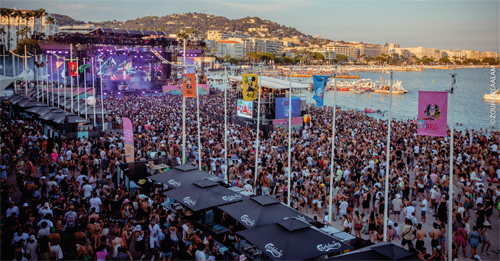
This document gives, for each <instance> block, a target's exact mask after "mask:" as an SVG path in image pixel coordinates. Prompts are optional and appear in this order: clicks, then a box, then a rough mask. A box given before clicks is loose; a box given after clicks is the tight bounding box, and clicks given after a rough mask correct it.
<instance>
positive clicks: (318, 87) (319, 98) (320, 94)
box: [313, 75, 330, 107]
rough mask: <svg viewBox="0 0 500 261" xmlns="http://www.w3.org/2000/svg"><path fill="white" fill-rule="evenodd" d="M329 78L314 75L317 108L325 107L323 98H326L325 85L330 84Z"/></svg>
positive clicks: (314, 97)
mask: <svg viewBox="0 0 500 261" xmlns="http://www.w3.org/2000/svg"><path fill="white" fill-rule="evenodd" d="M328 77H330V76H323V75H313V83H314V96H313V99H314V100H315V101H316V107H318V106H323V98H324V97H325V85H326V83H327V82H328Z"/></svg>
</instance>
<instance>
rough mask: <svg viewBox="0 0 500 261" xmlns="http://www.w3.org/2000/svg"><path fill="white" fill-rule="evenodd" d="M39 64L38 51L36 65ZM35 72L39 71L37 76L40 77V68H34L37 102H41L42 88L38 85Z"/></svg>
mask: <svg viewBox="0 0 500 261" xmlns="http://www.w3.org/2000/svg"><path fill="white" fill-rule="evenodd" d="M37 63H38V55H36V50H35V64H37ZM35 70H37V76H40V67H37V68H33V80H35V85H36V100H37V101H40V86H39V84H38V77H36V78H35ZM14 77H15V76H14Z"/></svg>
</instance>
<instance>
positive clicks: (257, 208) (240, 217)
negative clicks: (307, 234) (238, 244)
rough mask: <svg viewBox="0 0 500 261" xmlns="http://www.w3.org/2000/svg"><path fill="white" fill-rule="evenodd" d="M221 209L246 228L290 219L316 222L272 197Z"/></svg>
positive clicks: (259, 197) (252, 199)
mask: <svg viewBox="0 0 500 261" xmlns="http://www.w3.org/2000/svg"><path fill="white" fill-rule="evenodd" d="M220 209H222V211H224V212H226V213H227V214H228V215H229V216H231V217H233V218H234V219H236V220H237V221H239V222H241V224H242V225H243V226H245V227H246V228H254V227H258V226H263V225H269V224H274V223H276V222H278V221H281V220H284V219H289V218H297V219H299V220H302V221H306V222H309V223H314V222H315V221H314V220H313V219H311V218H309V217H307V216H306V215H302V214H301V213H300V212H298V211H295V210H294V209H292V208H290V207H288V206H286V205H284V204H282V203H281V201H279V200H278V199H276V198H274V197H271V196H257V197H253V198H251V199H250V200H246V201H243V202H239V203H236V204H231V205H226V206H222V207H220Z"/></svg>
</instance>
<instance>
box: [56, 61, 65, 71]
mask: <svg viewBox="0 0 500 261" xmlns="http://www.w3.org/2000/svg"><path fill="white" fill-rule="evenodd" d="M63 63H64V62H56V68H54V71H58V70H59V67H61V65H63Z"/></svg>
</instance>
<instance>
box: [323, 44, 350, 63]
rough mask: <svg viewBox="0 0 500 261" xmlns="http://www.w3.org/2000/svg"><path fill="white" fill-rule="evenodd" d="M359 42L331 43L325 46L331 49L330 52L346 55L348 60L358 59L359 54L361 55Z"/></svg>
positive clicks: (328, 49)
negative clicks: (358, 46)
mask: <svg viewBox="0 0 500 261" xmlns="http://www.w3.org/2000/svg"><path fill="white" fill-rule="evenodd" d="M356 46H357V44H355V43H351V44H336V43H333V42H331V43H329V44H327V45H325V46H323V48H325V50H327V51H330V52H335V54H336V55H337V56H338V55H339V54H341V55H344V56H345V57H346V58H347V60H348V61H357V60H358V59H359V58H358V55H359V49H358V48H357V47H356Z"/></svg>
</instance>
